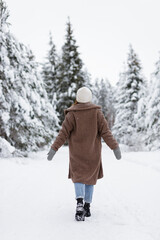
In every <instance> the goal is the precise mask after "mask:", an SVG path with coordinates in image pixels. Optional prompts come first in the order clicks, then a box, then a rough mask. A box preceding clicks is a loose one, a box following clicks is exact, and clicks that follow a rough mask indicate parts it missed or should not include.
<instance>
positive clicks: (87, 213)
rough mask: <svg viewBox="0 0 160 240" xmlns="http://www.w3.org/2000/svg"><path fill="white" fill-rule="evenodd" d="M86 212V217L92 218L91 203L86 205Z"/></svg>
mask: <svg viewBox="0 0 160 240" xmlns="http://www.w3.org/2000/svg"><path fill="white" fill-rule="evenodd" d="M84 210H85V217H90V216H91V212H90V203H86V202H85V204H84Z"/></svg>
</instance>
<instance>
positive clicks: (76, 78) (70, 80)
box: [56, 20, 86, 125]
mask: <svg viewBox="0 0 160 240" xmlns="http://www.w3.org/2000/svg"><path fill="white" fill-rule="evenodd" d="M85 79H86V75H85V72H84V71H83V62H82V60H81V58H80V54H79V52H78V46H77V45H76V40H75V38H74V36H73V30H72V27H71V23H70V20H68V22H67V28H66V36H65V43H64V45H63V47H62V56H61V59H60V63H59V64H58V71H57V104H56V111H57V114H58V117H59V124H60V125H61V124H62V122H63V120H64V111H63V110H64V109H65V108H68V107H70V106H71V105H72V104H73V102H74V101H75V98H76V92H77V90H78V88H80V87H82V86H84V85H85V83H86V81H85Z"/></svg>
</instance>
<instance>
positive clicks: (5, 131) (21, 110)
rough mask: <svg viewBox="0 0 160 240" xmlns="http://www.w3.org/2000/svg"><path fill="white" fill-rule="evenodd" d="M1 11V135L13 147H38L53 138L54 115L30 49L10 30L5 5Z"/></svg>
mask: <svg viewBox="0 0 160 240" xmlns="http://www.w3.org/2000/svg"><path fill="white" fill-rule="evenodd" d="M3 4H4V3H3ZM1 6H2V5H1ZM1 13H2V19H4V21H2V23H1V24H2V25H1V29H0V35H1V38H0V48H1V51H0V136H1V137H3V138H5V139H6V140H7V141H8V142H10V144H12V146H14V147H15V148H16V149H19V150H23V151H29V150H37V149H38V148H39V147H43V146H44V145H46V144H48V143H49V142H50V141H51V140H52V138H53V128H54V126H55V124H56V117H55V114H54V112H53V108H52V106H51V104H50V103H49V100H48V98H47V93H46V91H45V88H44V84H43V81H42V79H41V77H40V74H39V73H38V65H37V63H36V61H35V58H34V55H33V53H32V51H31V50H30V49H29V48H28V47H26V46H25V45H24V44H22V43H19V42H18V41H17V40H16V38H15V37H14V36H13V35H12V34H11V33H10V31H9V28H8V26H7V23H6V22H5V21H6V20H7V17H6V16H7V15H8V12H7V8H4V9H3V11H1Z"/></svg>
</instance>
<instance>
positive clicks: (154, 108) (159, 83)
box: [144, 56, 160, 150]
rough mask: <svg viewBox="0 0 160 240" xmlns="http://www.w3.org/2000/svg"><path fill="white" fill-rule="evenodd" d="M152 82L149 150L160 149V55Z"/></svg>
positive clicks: (148, 111) (149, 113) (147, 114)
mask: <svg viewBox="0 0 160 240" xmlns="http://www.w3.org/2000/svg"><path fill="white" fill-rule="evenodd" d="M155 65H156V69H155V72H154V73H153V74H152V81H151V82H150V88H149V89H150V92H149V96H148V98H147V106H146V108H147V110H146V117H145V121H144V123H145V127H146V129H147V134H146V135H145V143H146V145H147V146H148V149H149V150H157V149H160V56H159V59H158V61H157V62H156V64H155Z"/></svg>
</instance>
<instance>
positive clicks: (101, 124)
mask: <svg viewBox="0 0 160 240" xmlns="http://www.w3.org/2000/svg"><path fill="white" fill-rule="evenodd" d="M98 133H99V135H100V136H101V137H102V138H103V140H104V141H105V143H106V144H107V145H108V146H109V147H110V148H111V149H112V150H114V149H116V148H117V147H118V143H117V141H116V140H115V138H114V137H113V135H112V133H111V131H110V129H109V126H108V123H107V120H106V119H105V117H104V115H103V113H102V111H101V110H98Z"/></svg>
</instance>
